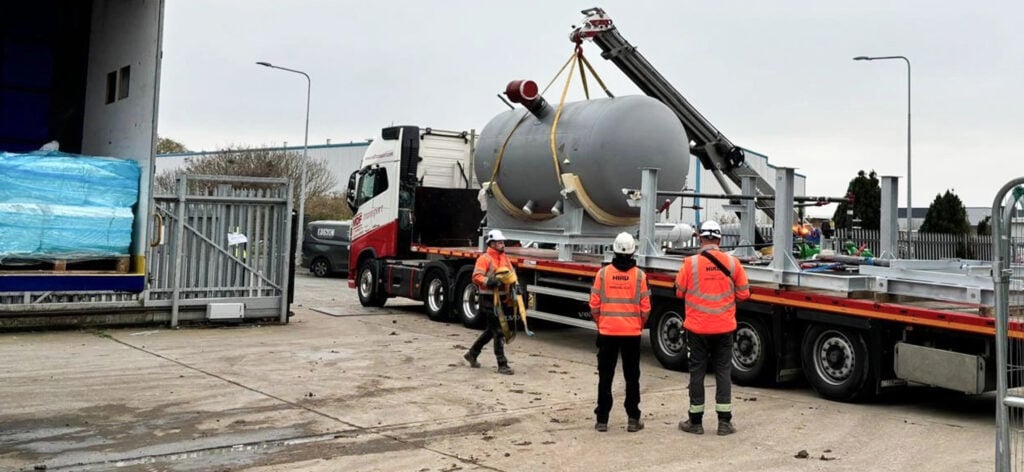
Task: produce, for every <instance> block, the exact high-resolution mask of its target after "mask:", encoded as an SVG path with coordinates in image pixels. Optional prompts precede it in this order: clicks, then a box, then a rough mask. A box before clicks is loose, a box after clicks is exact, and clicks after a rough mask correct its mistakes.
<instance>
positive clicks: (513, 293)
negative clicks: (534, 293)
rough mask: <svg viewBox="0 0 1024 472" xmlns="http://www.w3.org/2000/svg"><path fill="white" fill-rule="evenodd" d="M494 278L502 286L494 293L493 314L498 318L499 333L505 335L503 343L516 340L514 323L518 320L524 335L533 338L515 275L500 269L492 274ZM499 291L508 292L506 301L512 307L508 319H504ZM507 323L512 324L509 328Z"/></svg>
mask: <svg viewBox="0 0 1024 472" xmlns="http://www.w3.org/2000/svg"><path fill="white" fill-rule="evenodd" d="M494 278H495V279H497V280H498V282H500V283H501V285H502V286H503V290H495V291H494V314H495V315H496V316H497V317H498V322H499V323H501V332H502V334H504V335H505V342H506V343H510V342H512V340H513V339H515V338H516V331H517V330H516V323H517V322H518V321H519V320H522V321H523V329H524V330H525V331H526V335H527V336H533V331H530V328H529V326H528V325H527V324H526V304H525V303H523V293H522V289H521V288H520V287H519V278H518V277H516V273H515V272H513V271H511V270H509V269H506V268H504V267H502V268H501V269H498V270H497V271H496V272H495V273H494ZM501 291H508V301H509V304H510V305H512V313H511V314H510V315H511V316H509V317H508V319H506V317H505V310H504V309H503V308H502V306H501V293H500V292H501ZM509 321H511V322H512V325H511V326H509Z"/></svg>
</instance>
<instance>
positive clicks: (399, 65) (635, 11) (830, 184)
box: [159, 0, 1024, 207]
mask: <svg viewBox="0 0 1024 472" xmlns="http://www.w3.org/2000/svg"><path fill="white" fill-rule="evenodd" d="M592 6H600V7H602V8H604V9H605V10H606V11H607V12H608V14H609V15H610V16H611V17H612V19H613V20H614V21H615V24H616V25H617V26H618V28H619V30H620V32H621V34H622V35H623V36H624V37H625V39H626V40H627V41H629V42H630V43H632V44H633V45H635V46H637V47H638V48H639V50H640V51H641V53H642V54H643V55H644V56H645V57H646V58H647V60H648V61H649V62H650V63H651V64H652V65H654V67H656V68H657V69H658V70H659V71H660V72H661V74H662V75H664V76H665V77H666V78H667V79H668V80H669V81H670V82H671V83H672V84H673V85H674V86H675V87H676V88H677V89H678V90H679V91H680V92H681V93H682V94H683V96H685V97H686V98H687V99H688V100H689V101H690V102H691V103H692V104H693V105H694V106H696V107H697V109H698V110H699V111H700V112H701V113H702V114H703V115H704V116H705V117H707V118H708V119H709V120H710V121H711V123H712V124H713V125H714V126H715V127H717V128H718V129H719V130H720V131H721V132H722V133H723V134H725V135H726V136H727V137H729V139H730V140H732V141H733V142H734V143H736V144H738V145H740V146H743V147H746V148H748V149H752V150H755V151H757V152H760V153H762V154H766V155H768V156H769V158H770V162H771V163H773V164H774V165H777V166H789V167H795V168H797V172H800V173H802V174H804V175H806V176H807V193H808V194H811V195H830V196H838V195H842V193H843V192H844V191H845V188H846V184H847V183H848V182H849V180H850V179H851V178H852V177H854V176H855V175H856V172H857V171H858V170H860V169H864V170H868V171H870V170H872V169H874V170H875V171H877V172H878V173H879V174H880V175H897V176H900V177H901V183H900V189H899V191H900V198H899V202H900V205H901V206H902V205H904V204H905V203H906V197H905V193H904V192H905V191H906V187H905V184H904V182H903V180H902V177H905V176H906V173H907V147H906V145H907V69H906V65H905V64H904V63H903V62H902V61H872V62H862V61H858V62H855V61H853V60H851V58H852V57H854V56H860V55H868V56H886V55H904V56H907V57H908V58H910V60H911V62H912V81H913V84H912V87H913V89H912V93H913V95H912V103H913V109H912V112H913V130H912V132H913V148H912V149H913V151H912V156H913V157H912V159H913V180H912V185H913V196H912V198H913V203H914V206H915V207H926V206H927V205H928V204H929V203H930V202H931V201H932V200H933V199H934V198H935V196H936V194H938V193H941V192H944V191H945V190H947V189H952V190H953V191H954V192H955V193H956V194H958V195H959V196H960V197H961V199H962V200H963V201H964V203H965V204H966V205H967V206H986V207H988V206H991V204H992V199H993V198H994V196H995V192H996V191H997V190H998V189H999V187H1001V186H1002V185H1003V184H1004V183H1006V182H1007V181H1008V180H1010V179H1011V178H1013V177H1018V176H1021V175H1024V32H1022V20H1024V2H1021V1H1019V0H1016V1H1010V0H1007V1H984V0H983V1H979V2H963V1H956V2H953V1H899V2H893V1H891V0H881V1H876V0H861V1H859V2H821V1H789V0H787V1H775V2H761V1H745V2H740V1H700V2H694V1H642V0H629V1H625V0H605V1H603V2H600V3H596V4H595V3H593V2H590V1H588V2H585V3H576V2H562V1H541V0H520V1H515V2H496V1H437V2H426V1H405V0H387V1H375V2H367V1H328V0H318V1H288V2H285V1H276V0H275V1H272V0H244V1H243V0H235V1H228V0H203V1H200V0H170V1H167V2H166V16H165V24H164V26H165V29H164V44H163V49H164V56H163V74H162V79H161V98H160V117H159V120H160V121H159V131H160V134H161V136H164V137H169V138H173V139H175V140H178V141H180V142H182V143H184V144H185V145H186V146H187V147H188V148H189V149H192V150H213V149H217V148H219V147H222V146H225V145H231V144H240V145H242V144H244V145H281V144H282V143H283V142H287V143H288V144H289V145H292V146H294V145H301V144H302V139H303V124H304V118H305V98H306V97H305V93H306V84H305V79H304V78H302V77H301V76H299V75H296V74H291V73H288V72H284V71H280V70H273V69H267V68H264V67H260V66H257V65H256V64H255V62H256V61H268V62H271V63H273V64H275V65H280V66H284V67H289V68H293V69H299V70H303V71H305V72H307V73H309V75H310V76H311V77H312V105H311V112H310V129H309V142H310V144H322V143H324V142H325V141H326V140H327V139H330V140H331V141H332V142H333V143H339V142H348V141H351V140H356V141H359V140H363V139H365V138H368V137H371V136H373V135H374V134H375V133H376V131H377V130H378V129H379V128H381V127H384V126H390V125H397V124H410V125H419V126H423V127H427V126H430V127H433V128H438V129H453V130H468V129H476V130H477V131H479V130H480V129H481V128H483V126H484V125H485V124H486V123H487V121H488V120H489V119H490V118H491V117H492V116H494V115H495V114H497V113H500V112H502V111H503V110H506V109H507V108H506V107H505V105H503V104H502V103H501V102H499V101H498V99H497V98H496V97H495V94H496V93H498V92H500V91H502V90H503V89H504V86H505V84H506V83H507V82H508V81H509V80H512V79H520V78H530V79H535V80H537V81H538V82H539V83H541V84H546V83H547V82H548V81H549V80H550V79H551V78H552V77H553V76H554V74H555V73H556V72H557V71H558V68H559V67H561V65H562V63H563V62H564V61H565V60H566V59H567V58H568V55H569V54H570V52H571V48H572V44H571V43H570V42H569V41H568V39H567V38H568V33H569V31H570V29H571V26H572V25H574V24H576V23H578V22H579V20H580V19H581V18H582V15H581V14H580V13H579V12H580V10H581V9H583V8H588V7H592ZM584 48H585V53H586V54H587V55H588V57H589V58H590V59H591V62H592V63H593V64H594V66H595V67H596V68H597V71H598V73H599V74H600V75H601V77H602V78H603V79H604V80H605V81H606V83H607V84H608V85H609V88H610V89H611V90H612V91H613V92H614V93H615V94H616V95H628V94H639V93H640V92H639V90H638V89H637V88H636V86H634V85H633V84H632V83H631V82H630V81H629V80H628V79H626V77H625V76H624V75H623V74H622V73H621V72H619V71H618V69H616V68H615V67H614V65H612V64H611V63H610V62H608V61H605V60H603V59H601V57H600V50H599V48H598V47H597V46H596V45H594V44H586V45H585V46H584ZM571 97H572V98H575V99H582V97H583V92H582V89H581V88H580V87H579V85H578V84H576V85H575V87H574V96H571ZM548 100H549V101H553V102H556V103H557V100H558V96H557V95H556V94H555V93H553V92H549V94H548ZM691 185H692V183H691Z"/></svg>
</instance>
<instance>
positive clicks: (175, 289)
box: [145, 176, 292, 326]
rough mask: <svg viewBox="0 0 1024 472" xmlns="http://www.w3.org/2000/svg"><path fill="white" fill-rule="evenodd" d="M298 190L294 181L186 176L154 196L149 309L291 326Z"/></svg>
mask: <svg viewBox="0 0 1024 472" xmlns="http://www.w3.org/2000/svg"><path fill="white" fill-rule="evenodd" d="M291 195H292V186H291V184H290V183H289V182H288V180H286V179H280V178H257V177H223V176H182V177H180V178H179V179H178V181H177V189H176V194H175V195H157V196H155V197H154V206H155V210H154V212H155V214H156V219H157V228H156V229H155V230H154V231H155V232H154V238H153V241H152V242H151V246H152V247H151V248H150V254H149V257H148V261H149V267H148V268H147V272H148V281H149V286H148V289H147V291H146V299H145V306H146V307H148V308H168V307H169V308H170V310H171V326H176V325H177V324H178V321H179V318H182V319H184V315H187V318H188V319H197V318H198V319H204V318H206V317H207V316H208V314H209V313H211V311H212V310H211V308H225V309H226V311H229V312H230V311H232V310H234V311H236V312H237V313H238V317H244V318H267V317H277V318H278V319H279V320H280V321H281V322H282V323H285V322H287V321H288V290H289V286H288V285H289V283H290V280H289V275H290V269H291V262H292V258H291V248H292V244H291V240H292V237H291V236H292V218H291V214H292V201H291Z"/></svg>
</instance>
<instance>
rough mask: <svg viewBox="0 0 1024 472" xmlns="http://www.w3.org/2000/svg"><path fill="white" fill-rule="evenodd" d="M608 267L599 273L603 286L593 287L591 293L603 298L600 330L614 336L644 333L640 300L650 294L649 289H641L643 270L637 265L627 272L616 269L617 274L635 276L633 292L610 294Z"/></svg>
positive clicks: (617, 291) (616, 291) (598, 276)
mask: <svg viewBox="0 0 1024 472" xmlns="http://www.w3.org/2000/svg"><path fill="white" fill-rule="evenodd" d="M608 267H609V266H605V267H602V268H601V270H600V271H598V273H597V278H598V280H600V284H601V288H599V289H591V293H596V294H597V296H598V297H600V299H601V311H600V315H599V316H600V319H599V322H598V332H600V333H601V334H605V335H613V336H639V335H640V334H642V333H643V317H642V315H641V313H640V300H641V298H642V297H643V296H644V295H649V291H643V292H641V290H640V289H641V280H642V277H643V271H641V270H640V269H639V268H637V267H633V268H631V269H629V270H628V271H626V272H619V271H618V270H615V271H614V272H615V273H616V275H617V274H625V275H626V276H627V277H633V278H634V279H635V283H634V284H633V287H632V291H631V292H632V293H629V294H626V293H623V292H620V291H619V290H615V291H614V293H611V294H609V293H608V292H609V290H608V272H610V271H609V270H608ZM612 295H614V296H612ZM623 295H630V296H623Z"/></svg>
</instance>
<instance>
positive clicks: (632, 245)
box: [612, 233, 636, 254]
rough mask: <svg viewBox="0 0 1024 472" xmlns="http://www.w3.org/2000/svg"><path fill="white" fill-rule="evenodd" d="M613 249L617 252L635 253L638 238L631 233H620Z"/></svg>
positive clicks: (613, 244)
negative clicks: (634, 237)
mask: <svg viewBox="0 0 1024 472" xmlns="http://www.w3.org/2000/svg"><path fill="white" fill-rule="evenodd" d="M612 251H614V252H615V253H616V254H633V253H634V252H636V240H635V239H633V235H631V234H629V233H619V235H618V236H616V237H615V242H614V243H612Z"/></svg>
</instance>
